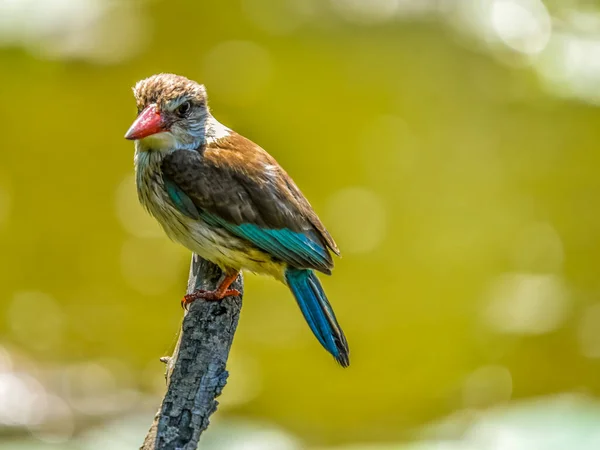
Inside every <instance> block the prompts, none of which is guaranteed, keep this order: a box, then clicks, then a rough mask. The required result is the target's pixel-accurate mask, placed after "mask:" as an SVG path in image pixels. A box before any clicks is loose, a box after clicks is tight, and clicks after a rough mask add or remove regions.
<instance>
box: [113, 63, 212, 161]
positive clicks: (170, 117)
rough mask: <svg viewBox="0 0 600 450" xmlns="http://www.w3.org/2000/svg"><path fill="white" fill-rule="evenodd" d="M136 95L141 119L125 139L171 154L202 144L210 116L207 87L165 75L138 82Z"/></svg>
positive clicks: (140, 145)
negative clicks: (172, 151)
mask: <svg viewBox="0 0 600 450" xmlns="http://www.w3.org/2000/svg"><path fill="white" fill-rule="evenodd" d="M133 93H134V95H135V99H136V101H137V108H138V117H137V119H136V120H135V121H134V122H133V125H131V127H130V128H129V130H128V131H127V133H126V134H125V139H129V140H135V141H138V143H139V144H138V145H137V148H138V149H140V150H142V151H144V150H146V151H147V150H152V151H169V150H178V149H185V148H196V147H198V146H199V145H200V144H202V142H203V140H204V135H205V123H206V120H207V118H208V117H209V112H208V106H207V104H206V100H207V98H206V89H205V88H204V86H203V85H201V84H198V83H196V82H195V81H192V80H188V79H187V78H185V77H182V76H179V75H173V74H168V73H161V74H158V75H153V76H151V77H150V78H146V79H145V80H141V81H138V83H137V84H136V85H135V87H134V88H133Z"/></svg>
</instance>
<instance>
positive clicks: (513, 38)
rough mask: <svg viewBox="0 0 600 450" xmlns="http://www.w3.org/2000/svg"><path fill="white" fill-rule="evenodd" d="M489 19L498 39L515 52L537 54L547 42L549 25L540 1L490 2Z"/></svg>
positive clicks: (503, 0)
mask: <svg viewBox="0 0 600 450" xmlns="http://www.w3.org/2000/svg"><path fill="white" fill-rule="evenodd" d="M490 19H491V25H492V28H493V30H494V31H495V32H496V34H497V35H498V37H499V38H500V40H502V42H504V44H506V45H507V46H509V47H510V48H512V49H513V50H516V51H518V52H521V53H525V54H528V55H534V54H538V53H540V52H541V51H542V50H544V49H545V48H546V45H547V44H548V41H549V40H550V35H551V31H552V22H551V19H550V15H549V14H548V10H547V9H546V7H545V6H544V4H543V3H542V2H541V1H540V0H493V1H492V3H491V6H490Z"/></svg>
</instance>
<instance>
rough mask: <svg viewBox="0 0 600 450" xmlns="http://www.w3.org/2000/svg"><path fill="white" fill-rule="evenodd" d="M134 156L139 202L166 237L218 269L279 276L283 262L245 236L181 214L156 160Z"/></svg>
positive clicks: (151, 157)
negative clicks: (239, 235) (242, 270)
mask: <svg viewBox="0 0 600 450" xmlns="http://www.w3.org/2000/svg"><path fill="white" fill-rule="evenodd" d="M144 153H149V154H147V155H141V156H140V157H138V155H136V160H135V168H136V185H137V191H138V197H139V200H140V203H141V204H142V206H144V208H145V209H146V210H147V211H148V212H149V213H150V214H151V215H152V216H153V217H154V218H155V219H156V220H157V221H158V222H159V223H160V225H161V226H162V228H163V229H164V230H165V233H166V234H167V236H168V237H169V238H170V239H172V240H174V241H176V242H178V243H180V244H182V245H183V246H184V247H186V248H188V249H189V250H191V251H192V252H194V253H196V254H198V255H200V256H201V257H202V258H204V259H207V260H209V261H212V262H213V263H215V264H217V265H219V266H221V267H222V268H233V269H236V270H241V269H247V270H250V271H252V272H256V273H264V274H268V275H271V276H274V277H276V278H282V277H283V265H282V264H281V262H279V261H275V260H273V258H272V257H271V256H270V255H269V254H268V253H265V252H263V251H262V250H259V249H258V248H256V247H255V246H253V245H252V244H251V243H249V242H248V241H246V240H245V239H241V238H239V237H237V236H234V235H232V234H231V233H229V232H228V231H227V230H225V229H224V228H220V227H214V226H211V225H209V224H207V223H206V222H204V221H203V220H201V219H193V218H191V217H189V216H187V215H185V214H183V213H181V212H180V211H179V210H178V209H177V207H176V206H175V205H173V203H172V202H171V199H170V197H169V195H168V193H167V190H166V188H165V183H164V180H163V177H162V171H161V167H160V160H159V159H158V158H157V157H154V156H153V155H152V153H151V152H144Z"/></svg>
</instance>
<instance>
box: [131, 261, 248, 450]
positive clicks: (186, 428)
mask: <svg viewBox="0 0 600 450" xmlns="http://www.w3.org/2000/svg"><path fill="white" fill-rule="evenodd" d="M221 275H222V272H221V270H220V269H219V268H218V267H217V266H215V265H214V264H212V263H210V262H208V261H205V260H203V259H201V258H200V257H198V256H197V255H193V257H192V264H191V267H190V277H189V280H188V289H187V292H188V294H189V293H191V292H193V291H194V290H195V289H208V290H213V289H215V288H216V286H217V284H218V282H219V279H220V277H221ZM231 287H232V289H237V290H238V291H240V292H241V293H242V294H243V280H242V276H241V275H240V276H238V278H237V280H236V281H235V282H234V283H233V284H232V285H231ZM241 307H242V296H239V297H226V298H224V299H223V300H221V301H214V302H212V301H203V300H197V301H195V302H194V303H192V304H191V305H190V307H189V311H188V312H187V313H186V314H185V316H184V318H183V323H182V326H181V333H180V336H179V341H178V342H177V345H176V347H175V351H174V353H173V356H172V357H171V358H163V359H162V360H163V362H166V363H167V373H166V378H167V393H166V394H165V397H164V398H163V401H162V404H161V406H160V409H159V411H158V413H157V414H156V416H155V418H154V422H153V424H152V426H151V427H150V430H149V431H148V434H147V436H146V439H145V440H144V444H143V445H142V446H141V447H140V449H141V450H195V449H196V448H197V447H198V440H199V439H200V435H201V434H202V432H203V431H204V430H206V428H207V427H208V425H209V417H210V415H211V414H212V413H214V412H215V411H216V409H217V405H218V402H217V401H216V400H215V398H216V397H218V396H219V395H220V394H221V391H222V390H223V388H224V387H225V384H226V383H227V375H228V373H227V371H226V370H225V364H226V363H227V357H228V356H229V349H230V348H231V343H232V342H233V335H234V333H235V330H236V327H237V323H238V318H239V314H240V310H241Z"/></svg>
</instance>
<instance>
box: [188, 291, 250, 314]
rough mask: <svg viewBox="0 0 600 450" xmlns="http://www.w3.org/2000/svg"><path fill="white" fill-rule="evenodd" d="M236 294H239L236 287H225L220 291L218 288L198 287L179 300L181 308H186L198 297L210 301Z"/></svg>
mask: <svg viewBox="0 0 600 450" xmlns="http://www.w3.org/2000/svg"><path fill="white" fill-rule="evenodd" d="M238 295H240V291H238V290H237V289H225V290H224V291H220V290H219V289H215V290H214V291H205V290H204V289H198V290H197V291H194V292H192V293H191V294H187V295H184V296H183V299H182V300H181V306H182V307H183V309H186V310H187V309H188V307H189V305H190V304H192V303H194V302H195V301H196V300H198V299H200V298H201V299H203V300H206V301H210V302H218V301H220V300H223V299H224V298H225V297H235V296H238Z"/></svg>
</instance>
